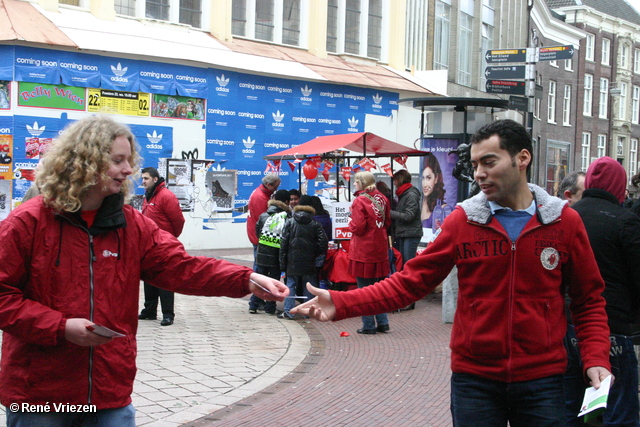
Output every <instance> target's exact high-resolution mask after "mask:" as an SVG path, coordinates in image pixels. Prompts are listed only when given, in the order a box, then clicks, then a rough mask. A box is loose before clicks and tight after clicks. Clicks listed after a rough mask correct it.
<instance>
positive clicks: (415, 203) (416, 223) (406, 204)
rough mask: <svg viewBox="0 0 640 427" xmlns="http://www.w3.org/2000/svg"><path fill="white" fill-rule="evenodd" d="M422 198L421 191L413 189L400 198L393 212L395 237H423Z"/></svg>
mask: <svg viewBox="0 0 640 427" xmlns="http://www.w3.org/2000/svg"><path fill="white" fill-rule="evenodd" d="M420 197H421V195H420V191H419V190H418V189H417V188H416V187H411V188H409V189H408V190H407V191H405V192H404V193H402V194H401V195H400V197H399V198H398V204H397V205H396V207H395V208H393V209H392V210H391V219H392V220H393V223H394V224H395V235H394V236H395V237H422V221H421V220H420Z"/></svg>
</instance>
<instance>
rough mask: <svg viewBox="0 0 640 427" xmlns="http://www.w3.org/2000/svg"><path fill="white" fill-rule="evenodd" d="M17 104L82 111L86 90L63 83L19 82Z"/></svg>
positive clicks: (85, 103)
mask: <svg viewBox="0 0 640 427" xmlns="http://www.w3.org/2000/svg"><path fill="white" fill-rule="evenodd" d="M0 98H1V96H0ZM18 105H19V106H21V107H37V108H55V109H58V110H78V111H84V110H85V109H86V108H87V102H86V90H85V88H83V87H74V86H66V85H63V84H55V85H54V84H46V83H29V82H20V83H19V84H18Z"/></svg>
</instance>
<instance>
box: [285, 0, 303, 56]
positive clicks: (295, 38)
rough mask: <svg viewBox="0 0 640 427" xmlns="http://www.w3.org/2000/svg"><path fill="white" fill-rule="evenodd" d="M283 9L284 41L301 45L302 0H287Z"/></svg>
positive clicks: (293, 44)
mask: <svg viewBox="0 0 640 427" xmlns="http://www.w3.org/2000/svg"><path fill="white" fill-rule="evenodd" d="M283 3H284V4H283V9H282V43H283V44H290V45H292V46H300V0H285V1H284V2H283Z"/></svg>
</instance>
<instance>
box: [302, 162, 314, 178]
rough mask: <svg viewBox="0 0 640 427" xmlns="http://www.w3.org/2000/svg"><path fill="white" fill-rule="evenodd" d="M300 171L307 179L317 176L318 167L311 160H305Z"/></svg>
mask: <svg viewBox="0 0 640 427" xmlns="http://www.w3.org/2000/svg"><path fill="white" fill-rule="evenodd" d="M302 172H303V173H304V176H305V177H306V178H307V179H314V178H315V177H316V176H318V168H317V167H316V165H315V164H314V163H313V162H312V161H309V160H307V162H306V163H305V164H304V166H303V167H302Z"/></svg>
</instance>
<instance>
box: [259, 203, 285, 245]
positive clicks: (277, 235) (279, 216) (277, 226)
mask: <svg viewBox="0 0 640 427" xmlns="http://www.w3.org/2000/svg"><path fill="white" fill-rule="evenodd" d="M286 221H287V212H285V211H282V212H277V213H274V214H273V215H271V216H270V217H269V218H267V220H266V221H265V222H264V225H263V226H262V230H261V231H260V238H259V239H258V243H260V244H261V245H266V246H271V247H273V248H280V240H281V239H282V230H283V229H284V224H285V222H286Z"/></svg>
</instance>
